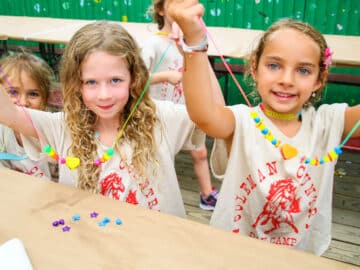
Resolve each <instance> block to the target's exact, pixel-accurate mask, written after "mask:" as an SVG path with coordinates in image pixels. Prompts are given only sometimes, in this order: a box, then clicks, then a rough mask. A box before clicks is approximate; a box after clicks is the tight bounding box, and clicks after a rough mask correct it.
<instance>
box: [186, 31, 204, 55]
mask: <svg viewBox="0 0 360 270" xmlns="http://www.w3.org/2000/svg"><path fill="white" fill-rule="evenodd" d="M180 44H181V46H182V49H183V51H184V53H192V52H207V50H208V48H209V42H208V36H207V34H206V35H205V38H204V40H203V41H201V43H200V44H197V45H194V46H188V45H186V43H185V41H184V38H182V39H180Z"/></svg>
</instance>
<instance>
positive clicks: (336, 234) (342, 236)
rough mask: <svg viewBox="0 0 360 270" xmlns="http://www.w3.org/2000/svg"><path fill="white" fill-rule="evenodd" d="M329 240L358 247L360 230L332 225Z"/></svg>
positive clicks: (341, 225)
mask: <svg viewBox="0 0 360 270" xmlns="http://www.w3.org/2000/svg"><path fill="white" fill-rule="evenodd" d="M331 236H332V237H331V238H332V239H333V240H337V241H341V242H345V243H350V244H354V245H358V246H360V228H359V227H353V226H348V225H343V224H338V223H333V224H332V230H331Z"/></svg>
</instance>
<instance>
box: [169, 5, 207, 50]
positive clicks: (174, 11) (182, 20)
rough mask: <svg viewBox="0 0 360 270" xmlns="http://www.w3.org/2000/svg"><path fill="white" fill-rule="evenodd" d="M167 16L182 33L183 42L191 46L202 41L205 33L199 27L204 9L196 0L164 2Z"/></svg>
mask: <svg viewBox="0 0 360 270" xmlns="http://www.w3.org/2000/svg"><path fill="white" fill-rule="evenodd" d="M166 6H167V10H168V13H169V16H170V17H171V18H173V19H174V20H175V22H176V23H177V24H178V25H179V26H180V28H181V30H182V31H183V33H184V38H185V42H186V44H187V45H189V46H192V45H196V44H199V43H200V42H201V41H203V40H204V36H205V33H204V31H203V29H202V28H201V25H200V18H201V17H202V16H203V14H204V7H203V5H202V4H200V3H199V1H197V0H168V1H166Z"/></svg>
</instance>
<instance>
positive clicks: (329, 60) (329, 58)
mask: <svg viewBox="0 0 360 270" xmlns="http://www.w3.org/2000/svg"><path fill="white" fill-rule="evenodd" d="M332 54H333V53H332V52H331V50H330V48H329V47H327V48H326V49H325V53H324V58H325V59H324V62H323V64H324V66H325V69H329V67H330V65H331V63H332Z"/></svg>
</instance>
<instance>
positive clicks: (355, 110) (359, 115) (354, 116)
mask: <svg viewBox="0 0 360 270" xmlns="http://www.w3.org/2000/svg"><path fill="white" fill-rule="evenodd" d="M358 121H360V105H356V106H353V107H349V108H347V109H346V111H345V125H344V133H343V137H345V136H346V135H347V134H348V133H349V132H350V131H351V129H352V128H353V127H354V126H355V125H356V123H357V122H358ZM352 137H360V127H359V128H358V129H357V130H356V131H355V132H354V134H353V135H352Z"/></svg>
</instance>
